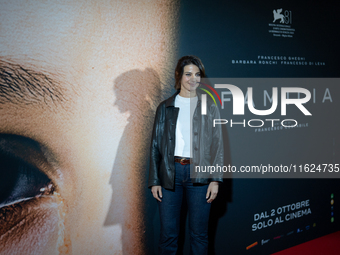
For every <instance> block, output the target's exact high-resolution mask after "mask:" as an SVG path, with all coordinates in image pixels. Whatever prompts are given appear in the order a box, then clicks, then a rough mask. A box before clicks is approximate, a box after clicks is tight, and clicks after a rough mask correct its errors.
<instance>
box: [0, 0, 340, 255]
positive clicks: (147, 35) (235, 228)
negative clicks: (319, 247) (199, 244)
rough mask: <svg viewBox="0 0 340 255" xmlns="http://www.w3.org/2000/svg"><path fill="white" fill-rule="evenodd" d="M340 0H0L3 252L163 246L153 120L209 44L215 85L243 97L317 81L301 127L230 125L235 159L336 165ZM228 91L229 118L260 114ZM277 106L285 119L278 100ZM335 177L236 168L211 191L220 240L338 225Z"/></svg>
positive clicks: (256, 239)
mask: <svg viewBox="0 0 340 255" xmlns="http://www.w3.org/2000/svg"><path fill="white" fill-rule="evenodd" d="M338 7H339V4H338V3H337V2H336V1H328V2H325V1H319V2H317V3H310V2H308V1H298V2H296V1H295V2H294V1H281V2H279V1H277V2H272V1H261V2H254V1H236V0H231V1H213V2H209V3H208V2H206V1H192V0H188V1H158V0H157V1H121V2H120V1H84V0H82V1H59V2H56V1H54V2H53V1H47V2H46V1H44V2H42V1H34V0H32V1H10V2H8V1H1V2H0V20H1V22H0V117H1V119H0V133H1V134H0V163H1V168H0V169H1V171H0V225H1V228H0V254H157V244H158V239H159V230H160V226H159V215H158V208H157V203H156V201H155V199H154V198H152V196H151V194H150V190H149V189H147V187H146V186H147V177H148V156H149V154H148V151H149V145H150V144H149V143H150V133H151V128H152V123H153V119H154V113H155V109H156V107H157V105H158V103H159V102H160V101H161V100H163V99H165V98H167V97H169V96H170V95H171V94H172V92H174V91H171V89H172V87H173V83H174V80H173V79H172V78H171V77H173V72H174V69H175V65H176V61H177V59H178V58H179V57H181V56H183V55H188V54H194V55H197V56H199V57H200V58H201V59H202V61H203V63H204V65H205V67H206V71H207V74H208V77H209V79H210V81H211V82H212V81H213V80H214V79H215V78H218V79H221V78H223V79H225V78H227V79H229V80H228V81H229V82H230V83H232V84H233V83H235V84H234V85H237V86H239V88H240V89H241V90H242V91H243V93H244V94H246V91H247V87H253V90H254V103H255V106H256V108H257V109H267V108H268V107H269V106H270V100H269V99H268V97H264V93H265V91H266V92H268V95H269V96H270V95H271V87H272V86H273V85H272V84H271V83H266V82H264V83H257V81H259V80H256V79H253V78H261V79H263V78H276V79H277V78H280V79H279V81H280V85H277V86H278V87H279V88H281V87H285V86H288V85H285V84H286V83H285V82H288V84H290V82H291V81H292V80H289V79H286V78H296V79H299V78H318V79H321V80H320V83H318V82H317V81H316V80H314V79H313V82H312V83H311V84H309V83H308V79H304V84H303V85H301V87H305V88H307V89H308V90H309V91H310V92H311V93H312V99H311V100H310V102H308V103H307V104H306V105H305V106H306V108H307V109H308V110H309V111H310V112H311V113H312V116H304V115H303V114H302V113H301V111H300V110H298V109H296V107H294V106H288V108H287V111H288V113H289V118H292V119H297V120H298V122H299V124H301V125H300V126H298V127H296V128H289V129H285V128H282V129H281V128H280V127H279V128H278V127H276V129H275V130H271V129H268V128H267V129H266V128H263V129H262V128H258V129H257V130H254V129H253V128H250V127H245V128H243V127H240V126H238V127H236V128H234V127H230V125H225V126H224V127H223V130H224V136H223V139H224V141H225V144H226V150H225V156H226V157H225V164H226V165H229V164H230V165H232V166H241V165H250V166H251V165H257V166H258V165H261V164H272V165H280V164H283V165H290V164H296V165H297V166H298V165H300V164H311V163H316V164H320V163H327V164H336V163H339V152H340V147H339V142H340V141H339V135H338V133H337V131H338V130H339V120H338V119H339V118H338V116H337V115H338V109H339V102H338V95H339V89H338V84H334V82H333V81H330V80H327V81H325V80H324V79H326V78H337V77H338V76H339V62H338V58H339V49H338V44H339V40H338V38H339V36H338V24H339V15H338V13H337V10H338V9H339V8H338ZM239 78H250V82H251V84H249V80H240V79H239ZM281 78H282V80H281ZM283 78H284V79H283ZM266 81H267V82H268V80H266ZM294 81H295V82H296V81H297V80H294ZM324 81H325V82H324ZM292 82H293V81H292ZM306 82H307V83H306ZM212 85H213V84H212ZM218 92H219V93H222V92H223V91H222V90H218ZM293 96H294V95H293ZM226 98H229V99H230V101H226V102H225V106H226V109H225V110H223V112H222V117H223V118H225V119H228V120H230V119H231V118H235V120H237V121H239V120H240V121H242V118H244V119H246V120H248V119H254V118H260V117H258V116H254V115H253V114H251V113H250V112H249V110H248V109H247V107H246V106H245V109H246V110H245V115H244V116H241V117H240V116H238V117H237V118H236V117H234V116H232V115H231V109H232V103H233V98H232V97H231V95H226ZM266 100H267V101H266ZM279 100H280V99H279ZM265 101H266V102H267V105H264V102H265ZM273 116H275V118H276V117H277V118H283V117H282V116H281V115H280V105H279V106H278V109H277V111H276V112H275V113H274V115H273ZM261 118H262V117H261ZM287 118H288V115H287ZM232 177H235V176H234V175H232ZM339 189H340V188H339V180H338V179H336V178H332V179H304V178H303V179H294V178H293V179H283V178H277V179H276V178H274V179H265V178H256V179H252V178H240V179H239V178H229V179H225V181H224V183H223V184H221V185H220V191H219V195H218V198H217V200H216V201H214V203H213V204H212V212H211V217H210V224H209V232H210V237H209V238H210V252H211V254H213V252H215V253H216V254H226V253H228V254H269V253H272V252H276V251H279V250H282V249H285V248H287V247H290V246H293V245H296V244H299V243H302V242H305V241H308V240H311V239H313V238H317V237H319V236H322V235H325V234H328V233H331V232H334V231H337V230H339V221H338V218H337V212H338V211H339V206H338V196H339V194H340V192H339ZM183 206H184V209H185V205H183ZM292 213H293V214H292ZM183 215H184V214H183ZM185 221H186V219H185V217H184V216H183V222H184V224H182V226H183V228H182V231H181V238H180V245H181V251H182V252H183V253H184V254H186V253H188V250H189V236H188V231H187V229H186V227H187V226H186V225H187V223H185Z"/></svg>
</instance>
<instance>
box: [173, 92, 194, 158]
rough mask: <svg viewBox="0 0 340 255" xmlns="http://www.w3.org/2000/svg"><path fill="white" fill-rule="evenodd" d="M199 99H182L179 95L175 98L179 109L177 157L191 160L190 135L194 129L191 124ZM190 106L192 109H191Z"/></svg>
mask: <svg viewBox="0 0 340 255" xmlns="http://www.w3.org/2000/svg"><path fill="white" fill-rule="evenodd" d="M197 101H198V97H197V96H196V97H191V98H189V97H182V96H180V95H177V96H176V98H175V107H178V108H179V113H178V118H177V124H176V145H175V154H174V155H175V156H179V157H186V158H190V156H191V154H190V146H191V143H190V134H191V130H192V127H191V125H190V122H191V121H192V117H193V115H194V111H195V108H196V105H197ZM190 104H191V108H192V109H190Z"/></svg>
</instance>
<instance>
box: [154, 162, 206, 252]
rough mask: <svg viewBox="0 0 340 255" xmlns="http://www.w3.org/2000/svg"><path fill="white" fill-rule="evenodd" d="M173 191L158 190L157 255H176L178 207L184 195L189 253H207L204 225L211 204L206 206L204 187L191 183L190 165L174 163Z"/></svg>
mask: <svg viewBox="0 0 340 255" xmlns="http://www.w3.org/2000/svg"><path fill="white" fill-rule="evenodd" d="M175 169H176V174H175V189H174V190H167V189H164V188H163V187H162V194H163V198H162V202H158V205H159V214H160V219H161V236H160V240H159V254H176V252H177V247H178V244H177V243H178V242H177V241H178V235H179V230H180V215H181V205H182V199H183V197H184V194H185V195H186V196H185V197H186V201H187V205H188V212H189V233H190V254H194V255H199V254H205V255H206V254H208V223H209V213H210V207H211V204H208V203H207V199H206V198H205V197H206V193H207V189H208V185H199V184H193V183H192V182H191V179H190V165H181V164H180V163H175Z"/></svg>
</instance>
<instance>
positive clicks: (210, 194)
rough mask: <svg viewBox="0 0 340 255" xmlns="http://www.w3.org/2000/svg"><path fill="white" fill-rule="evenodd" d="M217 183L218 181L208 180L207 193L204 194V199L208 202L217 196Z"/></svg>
mask: <svg viewBox="0 0 340 255" xmlns="http://www.w3.org/2000/svg"><path fill="white" fill-rule="evenodd" d="M218 185H219V184H218V182H210V184H209V187H208V191H207V195H206V199H208V201H207V202H208V203H211V202H212V201H214V200H215V198H216V197H217V193H218Z"/></svg>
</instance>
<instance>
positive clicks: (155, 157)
mask: <svg viewBox="0 0 340 255" xmlns="http://www.w3.org/2000/svg"><path fill="white" fill-rule="evenodd" d="M162 112H163V111H162V104H161V105H159V106H158V108H157V111H156V117H155V122H154V124H153V131H152V138H151V147H150V168H149V181H148V187H149V188H151V187H152V186H155V185H161V182H160V179H159V168H160V161H161V158H162V155H161V153H160V150H159V148H160V144H159V142H160V141H161V139H160V135H161V134H160V130H161V120H162V115H163V114H164V113H163V114H162Z"/></svg>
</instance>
